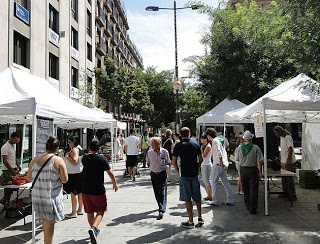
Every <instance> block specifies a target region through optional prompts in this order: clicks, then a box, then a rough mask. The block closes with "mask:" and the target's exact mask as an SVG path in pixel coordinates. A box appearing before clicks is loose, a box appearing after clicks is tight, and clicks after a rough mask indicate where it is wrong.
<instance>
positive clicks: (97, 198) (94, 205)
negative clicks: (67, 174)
mask: <svg viewBox="0 0 320 244" xmlns="http://www.w3.org/2000/svg"><path fill="white" fill-rule="evenodd" d="M82 200H83V206H84V211H85V212H86V213H87V214H92V213H97V212H107V211H108V208H107V196H106V194H104V195H89V194H84V193H83V194H82Z"/></svg>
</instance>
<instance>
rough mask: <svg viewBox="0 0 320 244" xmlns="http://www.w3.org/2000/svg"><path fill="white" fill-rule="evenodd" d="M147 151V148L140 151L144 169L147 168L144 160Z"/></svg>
mask: <svg viewBox="0 0 320 244" xmlns="http://www.w3.org/2000/svg"><path fill="white" fill-rule="evenodd" d="M148 151H149V149H148V148H145V149H142V153H143V159H142V162H143V167H146V166H147V160H146V157H147V153H148Z"/></svg>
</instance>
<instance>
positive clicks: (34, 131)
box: [32, 114, 37, 243]
mask: <svg viewBox="0 0 320 244" xmlns="http://www.w3.org/2000/svg"><path fill="white" fill-rule="evenodd" d="M36 143H37V116H36V115H35V114H34V115H33V121H32V157H35V156H36V153H37V146H36ZM32 243H36V218H35V211H34V208H33V205H32Z"/></svg>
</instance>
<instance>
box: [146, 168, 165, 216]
mask: <svg viewBox="0 0 320 244" xmlns="http://www.w3.org/2000/svg"><path fill="white" fill-rule="evenodd" d="M150 176H151V182H152V187H153V192H154V196H155V197H156V201H157V203H158V207H159V212H162V213H164V212H165V211H166V209H167V172H166V171H165V170H164V171H162V172H160V173H154V172H152V171H151V172H150Z"/></svg>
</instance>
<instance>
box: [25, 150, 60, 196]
mask: <svg viewBox="0 0 320 244" xmlns="http://www.w3.org/2000/svg"><path fill="white" fill-rule="evenodd" d="M53 157H54V155H52V156H51V157H49V158H48V159H47V160H46V161H45V162H44V164H43V165H42V166H41V168H40V169H39V171H38V173H37V175H36V177H34V180H33V182H32V185H31V187H30V189H29V191H30V193H31V192H32V189H33V187H34V184H35V183H36V181H37V179H38V177H39V175H40V173H41V171H42V170H43V168H44V167H45V166H46V165H47V163H48V162H49V161H50V159H52V158H53Z"/></svg>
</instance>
